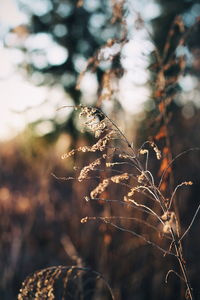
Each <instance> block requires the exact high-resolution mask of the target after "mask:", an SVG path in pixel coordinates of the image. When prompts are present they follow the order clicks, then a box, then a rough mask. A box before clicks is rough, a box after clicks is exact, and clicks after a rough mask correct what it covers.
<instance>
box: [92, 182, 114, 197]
mask: <svg viewBox="0 0 200 300" xmlns="http://www.w3.org/2000/svg"><path fill="white" fill-rule="evenodd" d="M109 182H110V180H109V179H108V178H106V179H104V180H103V181H102V182H100V183H99V184H98V185H97V187H96V188H95V189H94V190H92V191H91V192H90V196H91V198H92V199H94V198H96V197H97V196H98V195H100V194H101V193H103V192H104V191H105V189H106V188H107V186H108V185H109Z"/></svg>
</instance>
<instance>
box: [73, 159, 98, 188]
mask: <svg viewBox="0 0 200 300" xmlns="http://www.w3.org/2000/svg"><path fill="white" fill-rule="evenodd" d="M100 164H101V159H100V158H97V159H96V160H95V161H93V162H92V163H90V164H89V165H87V166H85V167H84V168H83V169H82V170H81V172H80V174H79V177H78V181H79V182H81V181H83V180H84V179H86V178H87V176H88V173H89V172H90V171H93V170H94V169H95V168H96V167H97V166H99V165H100Z"/></svg>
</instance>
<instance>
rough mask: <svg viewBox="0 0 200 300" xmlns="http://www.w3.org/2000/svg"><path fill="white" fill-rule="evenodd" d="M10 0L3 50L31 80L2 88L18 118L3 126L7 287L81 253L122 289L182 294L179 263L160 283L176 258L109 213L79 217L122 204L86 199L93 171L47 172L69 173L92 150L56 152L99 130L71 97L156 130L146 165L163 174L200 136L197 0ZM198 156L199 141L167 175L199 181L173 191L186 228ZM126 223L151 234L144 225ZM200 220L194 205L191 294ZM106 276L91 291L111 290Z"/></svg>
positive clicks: (129, 294)
mask: <svg viewBox="0 0 200 300" xmlns="http://www.w3.org/2000/svg"><path fill="white" fill-rule="evenodd" d="M2 3H4V4H1V5H2V8H4V10H5V14H8V15H9V14H10V15H11V17H10V18H11V19H12V11H10V12H9V11H8V9H9V7H8V6H6V5H7V4H5V3H6V2H5V1H3V2H2ZM7 3H8V2H7ZM3 5H4V6H3ZM15 5H16V7H17V8H16V9H17V11H18V13H21V14H22V15H23V18H22V21H20V22H18V23H17V24H14V22H11V24H10V23H9V22H7V23H6V22H5V20H4V19H5V18H4V16H3V14H2V21H1V20H0V21H1V24H0V26H1V27H0V28H1V32H0V34H1V51H2V53H5V51H7V52H6V53H8V56H7V59H9V60H10V62H11V64H12V65H13V66H14V67H12V68H11V72H13V68H14V70H15V71H14V72H17V74H18V75H17V76H20V78H23V80H24V82H26V85H21V90H24V89H26V88H27V84H28V87H29V89H28V88H27V93H26V94H23V93H22V94H21V92H20V93H19V92H18V89H17V86H15V84H14V81H10V83H9V84H10V85H7V87H6V89H5V92H4V94H2V96H1V102H2V103H4V104H2V105H3V107H4V106H5V103H8V102H9V95H11V91H12V92H13V94H12V96H13V95H14V96H15V100H14V101H16V102H13V103H14V105H13V106H12V107H11V108H12V111H11V112H10V114H9V115H4V114H5V113H4V112H3V113H2V120H4V119H5V116H6V118H7V119H6V122H7V124H11V125H10V128H11V130H7V127H5V128H4V130H5V131H4V132H3V131H2V130H1V132H3V133H2V138H1V140H2V141H1V147H0V162H1V171H0V176H1V181H0V214H1V219H0V224H1V225H0V226H1V236H0V258H1V259H0V264H1V268H0V270H1V271H0V274H1V278H2V280H1V283H0V298H1V299H16V297H17V294H18V293H19V289H20V287H21V284H22V282H23V281H24V280H25V278H26V276H28V275H29V274H31V273H33V272H35V271H36V270H38V269H43V268H47V267H50V266H58V265H68V266H70V265H77V266H79V267H80V266H81V267H83V266H84V267H90V268H91V269H92V270H96V271H98V272H100V273H101V274H102V275H103V276H104V278H105V279H106V280H107V281H108V282H109V284H110V286H111V287H112V290H113V293H114V294H115V297H116V299H119V300H120V299H139V300H140V299H161V298H162V299H182V297H183V294H184V293H185V290H184V287H183V285H182V283H181V281H180V279H179V278H178V277H176V276H175V275H174V274H172V275H171V277H169V280H168V284H166V283H165V276H166V274H167V272H168V270H169V269H171V268H172V266H173V268H174V262H173V260H172V259H171V258H169V257H168V256H166V257H163V254H162V253H160V252H159V251H158V250H155V249H153V248H151V246H149V245H147V244H145V243H144V241H142V240H141V239H140V238H138V237H134V236H133V237H132V236H130V234H129V233H128V232H121V231H118V230H117V229H116V228H113V227H112V226H110V225H109V224H104V223H102V222H98V221H95V222H91V223H86V224H82V223H81V222H80V220H81V219H82V218H83V217H85V216H86V215H89V216H100V215H104V216H105V215H112V213H113V211H114V212H115V214H116V212H119V211H120V208H119V207H114V208H113V207H111V205H104V203H102V201H100V202H97V203H92V204H90V203H86V201H85V200H84V196H85V195H87V194H88V192H89V191H90V189H91V182H90V181H86V182H85V183H84V184H82V183H80V182H77V181H73V180H69V181H66V180H58V179H57V178H56V177H55V176H53V175H52V174H54V175H56V176H57V177H61V178H63V177H71V176H74V165H76V166H77V165H78V166H84V165H85V164H86V162H88V163H89V162H90V155H91V154H85V155H82V153H80V154H79V155H76V156H75V158H72V159H70V160H61V156H62V154H63V153H65V152H67V151H70V150H71V149H72V148H78V147H80V146H83V145H84V144H87V143H91V142H92V141H93V139H92V136H91V135H90V133H88V132H82V126H81V124H80V121H79V119H78V117H77V114H76V111H74V110H73V108H65V109H62V110H57V109H58V108H60V107H62V106H63V105H67V106H73V105H79V104H80V103H81V104H83V105H92V106H95V107H99V108H101V109H102V110H103V111H105V112H106V114H108V115H109V116H111V117H112V119H113V120H114V121H115V122H116V124H117V125H119V126H120V128H122V129H123V131H124V132H126V135H127V136H128V138H129V139H130V140H131V141H132V142H133V143H134V145H136V146H138V147H140V145H141V144H142V143H143V142H144V141H145V140H152V141H156V143H157V144H158V146H159V147H160V149H161V150H162V152H164V158H163V159H162V160H161V164H160V165H158V162H157V161H155V158H154V157H153V158H152V160H150V165H151V169H152V172H154V173H155V174H158V175H159V174H160V173H159V172H161V171H162V170H163V169H164V168H165V167H166V166H167V164H168V163H169V161H170V159H171V158H173V157H175V156H176V155H178V154H179V153H181V152H182V151H185V150H187V149H189V148H195V147H196V148H197V147H199V144H200V142H199V141H200V139H199V138H200V134H199V129H200V124H199V122H200V121H199V120H200V118H199V107H200V102H199V87H200V86H199V75H200V48H199V42H200V40H199V38H198V37H199V19H198V17H199V15H200V3H199V1H198V0H196V1H195V0H191V1H187V0H176V1H164V0H157V1H145V0H143V1H137V0H135V1H114V0H113V1H109V0H104V1H99V0H92V1H91V0H85V1H83V2H82V1H79V2H76V1H72V0H71V1H70V0H54V1H53V0H43V1H39V0H38V1H34V2H33V1H29V0H19V1H17V2H16V3H15ZM12 21H13V20H12ZM3 51H4V52H3ZM157 53H160V55H161V57H162V59H163V68H164V71H163V70H162V72H160V71H161V69H159V65H158V55H157ZM6 55H7V54H6ZM1 64H2V68H1V87H3V85H2V83H3V82H6V80H7V79H9V78H11V77H12V75H11V74H10V73H9V72H7V73H6V72H5V61H4V59H3V56H2V59H1ZM163 72H164V73H163ZM80 75H81V76H80ZM34 85H35V86H36V87H37V89H36V90H35V89H34V87H33V86H34ZM30 86H31V88H30ZM1 90H2V89H1ZM36 91H37V92H36ZM0 93H1V91H0ZM24 96H25V98H24ZM163 98H164V99H165V100H166V99H167V100H166V101H165V102H162V100H163ZM30 99H31V100H30ZM34 101H35V102H34ZM163 103H164V104H163ZM2 111H3V110H2ZM8 118H9V119H8ZM19 131H20V132H19ZM5 132H6V134H5ZM199 160H200V159H199V152H198V151H195V150H194V151H190V152H188V153H186V154H185V155H183V156H181V157H180V158H179V159H177V161H176V162H175V163H174V164H173V166H172V168H170V170H169V172H168V173H167V174H166V178H165V181H164V182H163V186H162V189H163V192H164V193H166V194H167V193H169V191H170V190H171V189H172V190H173V188H174V187H175V186H177V184H180V183H181V182H184V181H189V180H191V181H192V182H193V185H192V187H190V188H188V187H183V188H182V189H180V190H179V191H178V193H177V197H176V203H177V207H178V210H179V216H180V220H181V226H182V228H183V229H186V228H187V226H188V224H189V223H190V221H191V219H192V217H193V215H194V213H195V211H196V209H197V207H198V205H199V199H200V197H199V192H200V185H199V184H200V180H199V174H200V167H199ZM172 174H173V176H172ZM92 184H93V183H92ZM113 193H115V194H116V195H117V193H118V190H117V188H116V190H113ZM127 214H129V213H127ZM127 226H128V228H129V229H130V228H133V227H134V228H135V229H137V230H138V231H139V232H140V233H142V234H144V235H146V233H145V232H143V230H144V229H143V226H141V225H138V224H137V225H136V224H133V223H131V222H130V224H128V225H127ZM198 227H199V218H198V216H197V219H196V220H195V222H194V224H193V226H192V228H191V230H190V232H189V233H188V235H187V236H186V237H185V239H184V242H183V246H184V253H185V257H186V261H187V264H188V269H189V274H190V278H191V284H192V287H193V288H194V294H195V297H196V299H198V295H200V290H199V287H198V274H199V270H200V265H199V253H200V243H199V241H198ZM183 232H184V230H183ZM152 237H153V238H154V239H155V240H156V241H157V239H159V237H158V236H152ZM177 268H178V266H177ZM101 288H102V286H101V285H100V288H99V289H98V293H99V294H98V293H97V294H94V295H95V297H96V298H95V299H97V296H98V297H100V298H99V299H110V298H109V296H108V295H107V296H106V295H104V294H101V292H100V290H101ZM102 293H103V291H102ZM94 295H93V296H91V297H94ZM106 297H108V298H106ZM91 299H92V298H91Z"/></svg>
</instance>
